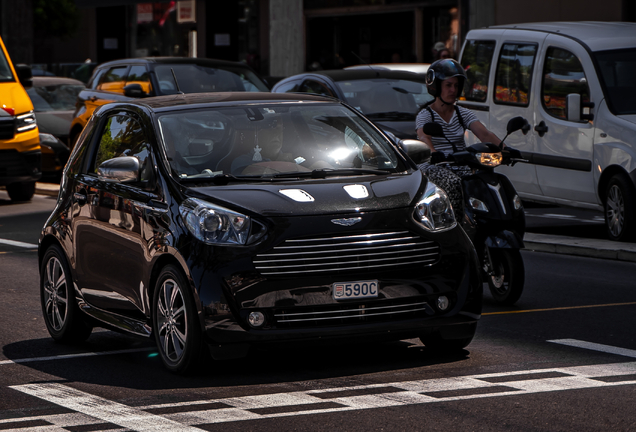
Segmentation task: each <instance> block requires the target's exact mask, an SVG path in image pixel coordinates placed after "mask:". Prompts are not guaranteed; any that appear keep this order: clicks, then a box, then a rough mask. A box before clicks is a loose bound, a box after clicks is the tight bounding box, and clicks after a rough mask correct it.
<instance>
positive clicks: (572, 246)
mask: <svg viewBox="0 0 636 432" xmlns="http://www.w3.org/2000/svg"><path fill="white" fill-rule="evenodd" d="M59 189H60V185H58V184H54V183H36V184H35V193H36V194H38V195H47V196H52V197H57V195H58V192H59ZM523 242H524V244H525V250H528V251H534V252H547V253H554V254H562V255H575V256H583V257H590V258H600V259H610V260H615V261H627V262H636V244H634V243H620V242H613V241H610V240H597V239H585V238H579V237H568V236H556V235H549V234H536V233H526V234H525V236H524V238H523Z"/></svg>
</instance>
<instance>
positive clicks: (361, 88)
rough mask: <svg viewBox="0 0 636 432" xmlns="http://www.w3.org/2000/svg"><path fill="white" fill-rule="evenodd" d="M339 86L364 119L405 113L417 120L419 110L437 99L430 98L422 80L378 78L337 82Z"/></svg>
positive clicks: (348, 101)
mask: <svg viewBox="0 0 636 432" xmlns="http://www.w3.org/2000/svg"><path fill="white" fill-rule="evenodd" d="M336 84H337V85H338V87H340V90H341V91H342V93H344V96H345V99H346V102H347V103H348V104H349V105H351V106H353V107H355V108H356V109H357V110H358V111H360V112H362V113H363V114H365V115H373V114H378V113H404V114H407V116H406V117H408V118H410V117H412V118H413V119H415V114H416V112H417V110H418V109H419V107H421V106H422V105H424V104H425V103H426V102H429V101H432V100H433V99H434V98H433V97H432V96H431V95H429V94H428V91H427V90H426V84H425V83H424V80H423V79H422V81H421V82H420V81H408V80H401V79H395V80H392V79H386V78H376V79H364V80H350V81H338V82H337V83H336ZM408 118H405V120H406V119H408Z"/></svg>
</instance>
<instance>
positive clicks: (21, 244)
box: [0, 239, 38, 249]
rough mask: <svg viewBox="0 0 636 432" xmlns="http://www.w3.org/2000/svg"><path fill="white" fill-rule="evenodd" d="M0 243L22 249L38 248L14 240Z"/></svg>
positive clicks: (5, 240)
mask: <svg viewBox="0 0 636 432" xmlns="http://www.w3.org/2000/svg"><path fill="white" fill-rule="evenodd" d="M0 243H2V244H7V245H10V246H18V247H23V248H36V249H37V247H38V245H36V244H31V243H24V242H19V241H15V240H7V239H0Z"/></svg>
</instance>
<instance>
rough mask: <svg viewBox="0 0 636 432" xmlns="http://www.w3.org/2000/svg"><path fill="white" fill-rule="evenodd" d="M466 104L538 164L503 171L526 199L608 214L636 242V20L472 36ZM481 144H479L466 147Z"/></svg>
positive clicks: (614, 230)
mask: <svg viewBox="0 0 636 432" xmlns="http://www.w3.org/2000/svg"><path fill="white" fill-rule="evenodd" d="M460 62H461V64H462V66H464V68H465V70H466V73H467V76H468V79H467V80H466V84H465V88H464V94H463V96H462V98H461V101H460V102H459V103H460V105H462V106H465V107H467V108H470V109H472V110H473V111H474V112H475V114H476V115H477V117H478V118H479V119H480V120H481V121H482V122H483V123H484V124H485V125H486V126H487V127H488V128H489V129H490V130H492V131H493V132H494V133H495V134H497V135H498V136H500V137H503V136H504V135H505V128H506V123H507V122H508V120H509V119H510V118H512V117H515V116H519V115H520V116H523V117H525V118H526V119H527V120H528V122H529V123H530V125H531V129H530V130H528V131H527V133H526V134H525V135H522V134H516V135H511V136H510V137H509V138H508V139H507V140H506V143H507V144H508V145H510V146H512V147H515V148H517V149H518V150H520V151H521V152H522V154H523V155H524V157H525V158H526V159H528V160H529V161H531V162H532V164H517V165H515V166H514V167H502V168H501V170H502V172H503V173H505V174H506V175H507V176H508V177H509V178H510V180H512V182H513V183H514V186H515V188H516V189H517V191H518V193H519V195H520V196H521V197H522V199H524V200H526V201H535V202H541V203H552V204H557V205H562V206H569V207H580V208H587V209H597V210H601V211H604V213H605V221H606V225H607V232H608V236H609V237H610V238H611V239H613V240H620V241H627V240H634V239H636V187H635V186H634V185H635V182H636V23H624V22H545V23H530V24H514V25H507V26H494V27H488V28H483V29H476V30H471V31H470V32H469V33H468V34H467V36H466V41H465V42H464V46H463V48H462V53H461V58H460ZM471 140H472V142H474V140H475V138H474V137H472V136H471V137H469V139H468V141H471Z"/></svg>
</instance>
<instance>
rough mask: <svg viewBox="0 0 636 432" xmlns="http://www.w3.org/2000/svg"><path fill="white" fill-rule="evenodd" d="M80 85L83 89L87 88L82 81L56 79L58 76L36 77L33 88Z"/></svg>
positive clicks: (64, 78) (63, 78)
mask: <svg viewBox="0 0 636 432" xmlns="http://www.w3.org/2000/svg"><path fill="white" fill-rule="evenodd" d="M62 84H67V85H80V86H82V87H86V84H84V83H83V82H82V81H80V80H76V79H73V78H66V77H56V76H34V77H33V87H48V86H52V85H62Z"/></svg>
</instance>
